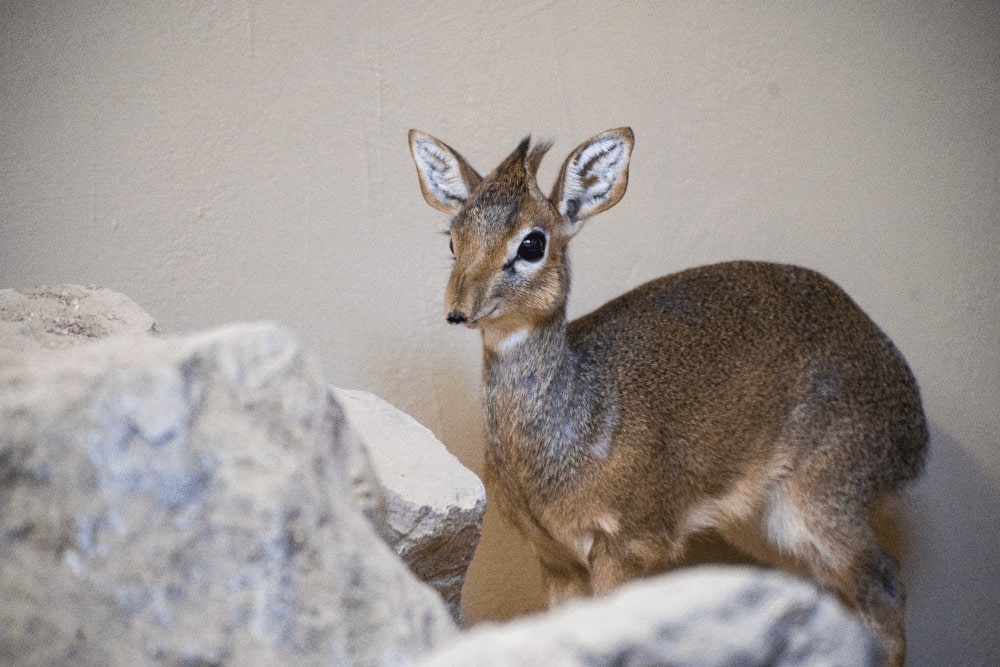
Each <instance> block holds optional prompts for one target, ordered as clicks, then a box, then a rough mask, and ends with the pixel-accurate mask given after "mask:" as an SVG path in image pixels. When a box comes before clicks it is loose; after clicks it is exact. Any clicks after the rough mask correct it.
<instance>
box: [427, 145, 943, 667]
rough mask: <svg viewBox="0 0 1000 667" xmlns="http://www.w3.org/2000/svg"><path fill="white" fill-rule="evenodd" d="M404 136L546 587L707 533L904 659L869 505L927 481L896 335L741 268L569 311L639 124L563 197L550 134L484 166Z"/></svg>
mask: <svg viewBox="0 0 1000 667" xmlns="http://www.w3.org/2000/svg"><path fill="white" fill-rule="evenodd" d="M409 140H410V150H411V152H412V155H413V159H414V161H415V163H416V166H417V174H418V176H419V179H420V187H421V190H422V191H423V196H424V199H426V200H427V202H428V203H429V204H430V205H431V206H433V207H434V208H436V209H438V210H440V211H443V212H445V213H448V214H450V215H451V216H452V220H451V227H450V236H451V249H452V252H453V253H454V260H455V261H454V268H453V269H452V272H451V278H450V280H449V281H448V286H447V289H446V291H445V314H446V318H447V320H448V322H451V323H453V324H464V325H466V326H467V327H470V328H473V329H478V330H479V331H480V332H481V334H482V340H483V380H484V384H485V404H486V410H485V413H486V414H485V416H486V430H487V449H486V467H485V470H486V477H487V483H488V484H489V485H490V486H491V487H492V488H493V489H494V491H495V495H496V497H495V499H494V500H495V501H496V502H497V503H498V505H499V507H500V509H501V511H502V512H503V513H504V514H505V515H506V516H507V517H508V519H509V520H510V521H511V522H512V523H514V524H515V525H516V526H517V527H518V528H519V529H520V530H521V532H522V533H523V534H524V535H525V536H526V537H527V538H528V539H529V541H530V542H531V543H532V544H533V546H534V548H535V550H536V552H537V554H538V558H539V560H540V562H541V567H542V571H543V573H544V579H545V582H546V585H547V587H548V593H549V598H550V600H552V601H556V600H560V599H563V598H565V597H567V596H572V595H581V594H583V595H585V594H589V593H595V592H596V593H599V592H603V591H606V590H608V589H610V588H612V587H614V586H617V585H619V584H621V583H622V582H625V581H628V580H630V579H633V578H635V577H639V576H643V575H646V574H649V573H654V572H659V571H662V570H664V569H665V568H667V567H669V566H670V565H671V564H673V563H675V562H677V561H678V560H679V559H680V557H681V556H682V554H683V552H684V548H685V542H686V540H687V539H688V537H689V536H691V535H692V534H693V533H696V532H698V531H703V530H708V529H714V530H715V531H717V533H718V534H720V535H721V536H722V537H723V538H725V539H727V540H729V541H731V542H733V543H734V546H736V547H737V548H739V549H741V550H743V551H745V552H747V553H748V554H749V555H751V556H754V557H756V558H759V559H761V560H763V561H767V562H771V563H778V564H781V565H784V566H786V567H790V568H792V569H795V570H798V571H804V572H806V573H808V574H810V575H811V576H812V577H813V578H814V579H815V580H816V581H817V582H819V583H820V584H822V585H824V586H827V587H829V588H831V589H833V590H835V591H836V592H837V593H839V595H840V596H841V597H842V598H843V599H844V600H845V601H846V602H847V603H848V604H850V605H852V606H853V607H854V608H855V609H856V610H857V611H858V612H859V613H860V614H861V615H862V618H863V619H864V620H865V622H866V623H867V624H868V625H869V626H870V627H871V628H872V629H873V630H874V631H875V633H876V634H877V636H879V637H880V638H881V640H882V642H883V645H884V649H885V651H886V655H887V656H888V658H889V662H891V663H893V664H901V663H902V661H903V658H904V654H905V630H904V619H903V602H904V600H903V597H904V596H903V589H902V586H901V584H900V582H899V580H898V578H897V566H896V563H895V562H894V561H893V559H892V558H891V557H889V556H888V555H887V554H886V553H885V552H884V551H882V549H881V548H879V546H878V545H877V543H876V541H875V540H874V538H873V535H872V532H871V529H870V527H869V518H870V515H871V513H872V511H873V509H874V508H875V507H876V505H877V504H878V503H879V502H880V500H881V499H883V497H884V496H886V495H888V494H891V493H892V492H894V491H896V490H898V489H899V488H900V487H901V486H902V485H903V484H904V483H905V482H907V481H908V480H911V479H913V478H914V477H916V476H917V475H918V474H919V472H920V470H921V467H922V465H923V462H924V456H925V450H926V442H927V429H926V424H925V421H924V415H923V411H922V408H921V404H920V397H919V394H918V391H917V386H916V383H915V381H914V378H913V375H912V374H911V373H910V370H909V368H908V367H907V365H906V362H905V361H904V360H903V358H902V356H901V355H900V353H899V352H898V351H897V350H896V348H895V347H894V346H893V344H892V342H891V341H890V340H889V339H888V338H887V337H886V336H885V334H883V333H882V332H881V331H880V330H879V328H878V327H877V326H876V325H875V324H874V323H873V322H872V321H871V320H870V319H869V318H868V317H867V316H866V315H865V314H864V313H863V312H862V311H861V309H860V308H859V307H858V306H857V305H856V304H855V303H854V302H853V301H852V300H851V299H850V298H849V297H848V296H847V295H846V294H845V293H844V292H843V291H842V290H841V289H840V288H838V287H837V286H836V285H835V284H833V283H832V282H831V281H830V280H828V279H826V278H824V277H823V276H821V275H819V274H817V273H815V272H813V271H809V270H807V269H802V268H798V267H795V266H787V265H781V264H767V263H760V262H748V261H743V262H727V263H722V264H715V265H711V266H703V267H698V268H694V269H689V270H686V271H682V272H680V273H676V274H673V275H668V276H665V277H663V278H659V279H657V280H654V281H652V282H649V283H646V284H645V285H642V286H640V287H638V288H636V289H634V290H632V291H631V292H628V293H627V294H623V295H622V296H619V297H617V298H616V299H614V300H612V301H610V302H609V303H607V304H605V305H604V306H602V307H601V308H599V309H598V310H596V311H594V312H592V313H590V314H589V315H586V316H584V317H582V318H580V319H578V320H575V321H573V322H567V319H566V301H567V297H568V295H569V285H570V271H569V262H568V259H567V245H568V244H569V241H570V239H571V238H573V236H574V235H575V234H576V233H577V232H578V231H579V230H580V227H581V226H582V224H583V221H584V220H586V219H587V218H589V217H590V216H592V215H595V214H597V213H600V212H602V211H604V210H606V209H608V208H610V207H612V206H614V205H615V204H616V203H617V202H618V201H619V200H620V199H621V197H622V195H623V194H624V193H625V188H626V184H627V182H628V165H629V158H630V155H631V151H632V145H633V136H632V131H631V130H630V129H628V128H619V129H615V130H609V131H607V132H604V133H602V134H599V135H597V136H595V137H593V138H591V139H589V140H587V141H585V142H584V143H583V144H581V145H580V146H579V147H578V148H576V150H574V151H573V152H572V153H570V155H569V157H568V158H567V159H566V161H565V163H564V164H563V166H562V169H561V171H560V173H559V175H558V177H557V179H556V183H555V186H554V188H553V190H552V194H551V195H550V196H548V197H546V196H545V195H544V194H543V193H542V191H541V190H540V189H539V187H538V184H537V182H536V172H537V169H538V165H539V162H540V161H541V159H542V157H543V156H544V155H545V152H546V151H547V150H548V146H547V145H542V146H535V147H534V148H530V149H529V140H528V139H525V140H524V141H522V142H521V144H520V145H519V146H518V147H517V148H516V149H515V150H514V152H513V153H511V154H510V155H509V156H508V157H507V158H506V159H505V160H504V161H503V162H502V163H501V164H500V166H499V167H497V168H496V169H495V170H494V171H493V172H492V173H490V174H489V175H488V176H486V177H485V178H484V177H482V176H480V175H479V174H478V173H477V172H476V171H475V170H474V169H473V168H472V167H471V166H470V165H469V164H468V163H467V162H466V161H465V159H463V158H462V156H461V155H459V154H458V153H457V152H456V151H455V150H453V149H452V148H450V147H449V146H447V145H446V144H444V143H442V142H441V141H439V140H438V139H435V138H434V137H432V136H430V135H427V134H424V133H422V132H418V131H416V130H411V131H410V135H409Z"/></svg>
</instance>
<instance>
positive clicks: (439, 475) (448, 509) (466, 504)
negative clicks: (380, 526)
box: [331, 387, 486, 621]
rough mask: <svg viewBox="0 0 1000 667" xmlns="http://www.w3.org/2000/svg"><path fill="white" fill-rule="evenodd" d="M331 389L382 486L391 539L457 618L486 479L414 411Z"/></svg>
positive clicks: (478, 527) (477, 531) (479, 529)
mask: <svg viewBox="0 0 1000 667" xmlns="http://www.w3.org/2000/svg"><path fill="white" fill-rule="evenodd" d="M331 391H332V392H333V394H334V396H335V397H336V398H337V400H338V401H339V402H340V404H341V405H342V406H343V408H344V411H345V412H346V414H347V420H348V422H350V424H351V427H352V428H353V429H354V431H355V432H356V433H357V435H358V436H359V437H360V438H361V440H362V441H363V442H364V444H365V446H366V448H367V450H368V454H369V456H370V458H371V462H372V464H373V466H374V468H375V473H376V476H377V477H378V479H379V482H380V484H381V486H382V495H383V497H384V499H385V504H386V510H387V520H388V528H389V530H388V540H389V543H390V545H391V546H392V548H393V550H395V552H396V553H397V554H399V556H400V557H401V558H402V559H403V560H404V561H405V562H406V564H407V565H409V567H410V569H411V570H412V571H413V572H414V573H415V574H416V575H417V576H418V577H420V579H421V580H422V581H425V582H427V583H428V584H430V585H431V586H432V587H433V588H434V589H435V590H437V591H438V592H439V593H440V594H441V595H442V596H443V597H444V599H445V601H447V603H448V606H449V608H450V609H451V611H452V614H453V615H454V617H455V619H456V620H458V621H461V613H462V612H461V599H462V584H463V583H464V581H465V573H466V571H467V570H468V568H469V563H470V562H471V561H472V555H473V553H474V552H475V550H476V545H477V544H479V537H480V534H481V532H482V525H483V524H482V522H483V512H484V511H485V509H486V491H485V489H484V488H483V483H482V482H481V481H480V479H479V478H478V477H476V475H475V474H474V473H472V471H470V470H469V469H468V468H466V467H465V466H463V465H462V464H461V463H459V461H458V459H457V458H455V457H454V456H453V455H452V454H451V453H450V452H449V451H448V450H447V449H446V448H445V446H444V445H443V444H441V442H440V441H439V440H438V439H437V438H435V437H434V434H433V433H431V432H430V431H429V430H428V429H426V428H425V427H424V426H422V425H421V424H420V423H419V422H418V421H417V420H416V419H414V418H413V417H411V416H409V415H408V414H406V413H404V412H401V411H400V410H397V409H396V408H394V407H393V406H392V405H390V404H389V403H387V402H385V401H383V400H382V399H380V398H379V397H377V396H374V395H372V394H369V393H366V392H363V391H349V390H345V389H338V388H336V387H331Z"/></svg>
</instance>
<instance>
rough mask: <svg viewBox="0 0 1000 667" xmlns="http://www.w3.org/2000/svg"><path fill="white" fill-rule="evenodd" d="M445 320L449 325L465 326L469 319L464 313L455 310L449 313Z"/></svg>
mask: <svg viewBox="0 0 1000 667" xmlns="http://www.w3.org/2000/svg"><path fill="white" fill-rule="evenodd" d="M445 319H447V320H448V324H465V322H466V320H467V319H468V318H467V317H466V316H465V313H463V312H462V311H460V310H453V311H451V312H450V313H448V315H447V316H446V318H445Z"/></svg>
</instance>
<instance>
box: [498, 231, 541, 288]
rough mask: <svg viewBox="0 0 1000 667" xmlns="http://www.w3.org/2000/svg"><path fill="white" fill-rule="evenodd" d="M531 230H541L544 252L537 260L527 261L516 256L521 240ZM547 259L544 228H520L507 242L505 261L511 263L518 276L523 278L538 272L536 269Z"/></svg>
mask: <svg viewBox="0 0 1000 667" xmlns="http://www.w3.org/2000/svg"><path fill="white" fill-rule="evenodd" d="M532 232H541V233H542V234H543V235H544V236H545V253H544V254H543V255H542V258H541V259H540V260H538V261H537V262H529V261H526V260H523V259H518V258H517V249H518V248H520V247H521V242H522V241H524V238H525V237H526V236H527V235H528V234H531V233H532ZM548 259H549V234H548V232H546V231H545V230H544V229H541V228H539V227H529V228H528V229H522V230H521V232H520V233H519V234H518V235H517V236H514V237H512V238H511V240H510V241H508V242H507V263H508V264H510V263H513V265H514V271H516V272H517V274H518V275H519V276H523V277H524V278H530V277H531V276H533V275H535V274H536V273H538V270H539V269H541V268H542V266H543V265H544V264H545V262H546V261H548Z"/></svg>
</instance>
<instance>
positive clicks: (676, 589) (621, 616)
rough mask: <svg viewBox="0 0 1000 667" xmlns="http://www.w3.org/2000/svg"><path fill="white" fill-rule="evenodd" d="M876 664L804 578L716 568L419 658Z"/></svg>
mask: <svg viewBox="0 0 1000 667" xmlns="http://www.w3.org/2000/svg"><path fill="white" fill-rule="evenodd" d="M879 661H880V656H879V654H878V651H877V648H876V644H875V642H874V640H873V639H872V636H871V635H870V634H869V633H868V631H867V630H865V629H864V628H863V627H862V625H861V623H860V622H859V621H858V620H857V618H856V617H854V616H853V615H851V614H849V613H848V612H847V611H846V610H845V609H844V607H843V606H842V605H841V604H840V603H839V602H838V601H837V600H836V598H834V597H833V596H831V595H829V594H827V593H824V592H821V591H820V590H819V589H817V588H816V587H815V586H814V585H813V584H811V583H809V582H806V581H802V580H799V579H794V578H792V577H790V576H788V575H785V574H781V573H778V572H773V571H766V570H760V569H756V568H750V567H738V568H737V567H722V566H715V567H703V568H696V569H690V570H685V571H680V572H676V573H672V574H667V575H662V576H660V577H656V578H652V579H646V580H642V581H637V582H634V583H632V584H629V585H628V586H625V587H623V588H621V589H619V590H617V591H615V592H613V593H611V594H609V595H607V596H606V597H603V598H595V599H589V600H582V601H575V602H571V603H568V604H566V605H565V606H563V607H560V608H557V609H555V610H554V611H551V612H549V613H548V614H542V615H537V616H533V617H529V618H525V619H522V620H518V621H514V622H511V623H508V624H506V625H492V624H483V625H478V626H476V627H474V628H473V629H471V630H469V631H468V632H466V633H464V634H463V635H462V636H461V637H460V638H459V639H457V640H456V641H455V642H454V643H453V644H451V645H449V646H447V647H445V648H443V649H440V650H438V651H436V652H434V653H432V654H430V655H428V656H426V657H425V659H424V660H423V661H421V662H420V663H419V664H420V665H421V667H464V666H466V665H477V667H488V666H491V665H496V666H497V667H499V666H501V665H517V666H518V667H583V666H584V665H586V666H587V667H601V666H605V665H606V666H608V667H610V666H611V665H674V666H676V667H683V666H691V667H754V666H758V665H759V666H760V667H765V666H772V665H777V666H785V667H790V666H792V665H796V666H798V665H802V666H804V665H843V666H844V667H847V666H851V667H863V666H866V665H872V666H874V665H877V664H879Z"/></svg>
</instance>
